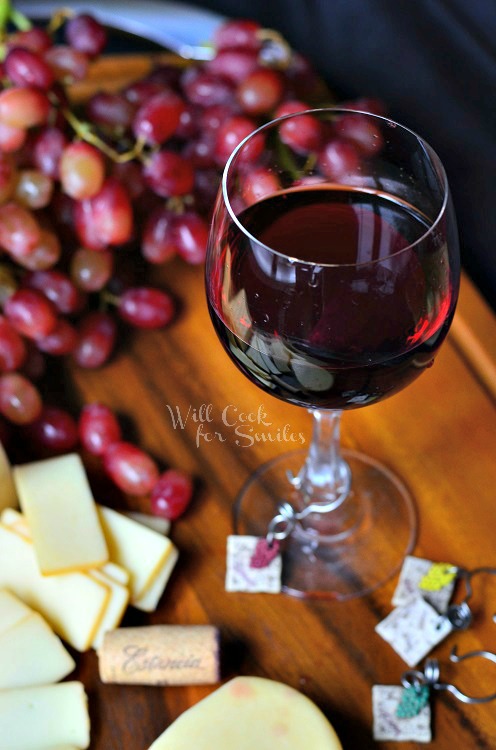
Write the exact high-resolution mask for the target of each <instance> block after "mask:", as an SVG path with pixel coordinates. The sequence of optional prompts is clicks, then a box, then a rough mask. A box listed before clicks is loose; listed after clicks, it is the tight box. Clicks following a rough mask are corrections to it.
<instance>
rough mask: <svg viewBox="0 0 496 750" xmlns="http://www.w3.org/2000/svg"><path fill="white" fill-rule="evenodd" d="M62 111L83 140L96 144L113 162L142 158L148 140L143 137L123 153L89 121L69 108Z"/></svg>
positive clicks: (122, 162)
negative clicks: (99, 133) (101, 136)
mask: <svg viewBox="0 0 496 750" xmlns="http://www.w3.org/2000/svg"><path fill="white" fill-rule="evenodd" d="M62 113H63V115H64V117H65V119H66V120H67V122H68V123H69V125H70V126H71V127H72V129H73V130H74V132H75V134H76V135H77V136H78V138H80V139H81V140H82V141H86V142H87V143H91V145H92V146H96V148H98V149H99V151H101V152H102V153H103V154H105V156H108V158H109V159H111V160H112V161H113V162H116V163H117V164H124V163H125V162H128V161H132V160H133V159H138V158H140V157H141V155H142V154H143V151H144V148H145V146H146V141H145V140H144V139H143V138H138V139H137V140H136V142H135V144H134V146H133V147H132V148H131V149H129V151H123V152H122V153H119V152H118V151H116V150H115V148H112V146H109V145H108V143H105V141H104V140H102V139H101V138H100V136H98V135H97V134H96V133H95V131H94V130H93V129H92V128H91V125H90V124H89V123H87V122H83V121H82V120H79V119H78V118H77V117H76V115H75V114H74V113H73V112H71V111H70V110H69V109H63V110H62Z"/></svg>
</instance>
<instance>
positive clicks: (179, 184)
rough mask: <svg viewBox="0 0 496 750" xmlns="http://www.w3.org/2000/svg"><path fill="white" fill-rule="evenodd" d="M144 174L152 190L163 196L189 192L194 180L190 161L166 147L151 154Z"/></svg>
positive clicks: (167, 196)
mask: <svg viewBox="0 0 496 750" xmlns="http://www.w3.org/2000/svg"><path fill="white" fill-rule="evenodd" d="M144 175H145V179H146V181H147V183H148V185H149V186H150V187H151V188H152V190H153V191H154V192H155V193H157V195H160V196H162V197H163V198H169V197H170V196H172V195H186V194H187V193H190V192H191V191H192V189H193V185H194V180H195V175H194V172H193V167H192V165H191V163H190V162H189V161H188V160H187V159H185V158H184V157H182V156H180V155H179V154H176V153H175V152H174V151H168V150H166V149H163V150H162V151H157V152H156V153H155V154H153V156H152V157H151V158H150V161H149V162H148V164H147V165H146V167H145V170H144Z"/></svg>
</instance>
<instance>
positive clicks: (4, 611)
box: [0, 589, 33, 636]
mask: <svg viewBox="0 0 496 750" xmlns="http://www.w3.org/2000/svg"><path fill="white" fill-rule="evenodd" d="M32 611H33V610H32V609H30V608H29V607H28V606H27V605H26V604H24V602H23V601H21V600H20V599H19V597H17V596H15V595H14V594H12V592H11V591H8V590H7V589H1V590H0V636H1V635H2V633H4V632H5V631H6V630H9V628H11V627H13V626H14V625H17V623H18V622H21V620H24V618H26V617H29V615H30V614H31V613H32Z"/></svg>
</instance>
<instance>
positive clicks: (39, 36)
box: [8, 27, 53, 54]
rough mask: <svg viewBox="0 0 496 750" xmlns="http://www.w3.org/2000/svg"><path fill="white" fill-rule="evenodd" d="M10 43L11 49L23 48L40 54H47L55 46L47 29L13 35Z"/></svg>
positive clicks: (28, 30) (33, 29)
mask: <svg viewBox="0 0 496 750" xmlns="http://www.w3.org/2000/svg"><path fill="white" fill-rule="evenodd" d="M8 43H9V44H8V47H9V49H11V48H12V47H22V48H23V49H28V50H31V52H36V53H38V54H42V53H43V52H46V51H47V49H50V47H51V46H52V44H53V42H52V37H51V36H50V34H48V32H46V31H45V29H40V28H37V27H34V28H32V29H27V30H26V31H18V32H17V33H16V34H12V36H10V37H9V40H8Z"/></svg>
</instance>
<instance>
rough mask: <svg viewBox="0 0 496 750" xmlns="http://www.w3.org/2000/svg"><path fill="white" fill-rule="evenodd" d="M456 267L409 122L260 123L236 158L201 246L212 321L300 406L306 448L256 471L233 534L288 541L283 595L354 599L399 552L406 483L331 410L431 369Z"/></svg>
mask: <svg viewBox="0 0 496 750" xmlns="http://www.w3.org/2000/svg"><path fill="white" fill-rule="evenodd" d="M310 126H311V127H310ZM305 127H306V128H307V131H305ZM305 132H311V133H312V138H311V139H309V140H308V143H306V142H305ZM295 133H296V134H297V135H298V137H297V138H296V137H295ZM316 133H317V134H318V138H316V137H315V135H316ZM459 275H460V265H459V255H458V241H457V232H456V223H455V218H454V213H453V209H452V205H451V201H450V198H449V191H448V185H447V181H446V176H445V173H444V170H443V167H442V165H441V163H440V161H439V159H438V157H437V156H436V154H435V153H434V152H433V151H432V149H431V148H430V147H429V146H428V144H427V143H426V142H425V141H423V140H422V139H421V138H420V137H419V136H417V135H416V134H415V133H413V132H412V131H410V130H408V129H407V128H404V127H402V126H401V125H398V124H397V123H394V122H392V121H390V120H388V119H385V118H382V117H379V116H376V115H371V114H367V113H357V112H351V111H346V110H339V109H323V110H313V111H311V112H305V113H298V114H294V115H289V116H287V117H283V118H280V119H279V120H276V121H274V122H272V123H269V124H267V125H265V126H263V127H262V128H260V129H259V130H258V131H256V132H255V133H253V134H252V135H251V136H249V137H248V138H247V139H246V140H245V141H244V142H243V143H242V144H241V145H240V146H239V147H238V148H237V149H236V151H235V152H234V153H233V155H232V156H231V159H230V160H229V162H228V164H227V166H226V169H225V172H224V177H223V183H222V187H221V190H220V191H219V195H218V198H217V202H216V207H215V211H214V218H213V223H212V229H211V234H210V241H209V249H208V255H207V268H206V279H207V297H208V303H209V309H210V314H211V318H212V321H213V324H214V327H215V330H216V332H217V334H218V336H219V338H220V340H221V342H222V344H223V345H224V348H225V350H226V351H227V353H228V355H229V356H230V357H231V359H232V360H233V362H234V363H235V364H236V365H237V366H238V367H239V368H240V370H241V371H242V372H243V373H244V374H245V375H246V376H247V377H248V378H250V380H252V381H253V382H254V383H255V384H256V385H257V386H259V387H260V388H261V389H263V390H264V391H266V392H268V393H270V394H272V395H273V396H276V397H278V398H280V399H283V400H285V401H287V402H289V403H292V404H297V405H300V406H303V407H306V408H307V409H309V410H310V411H311V413H312V415H313V425H314V426H313V437H312V441H311V444H310V447H309V450H308V452H307V453H305V452H302V451H296V452H292V453H288V454H283V455H281V456H279V457H277V458H276V459H275V460H273V461H271V462H270V463H269V464H266V465H265V466H263V467H261V468H260V469H259V470H258V471H257V472H256V474H255V476H253V477H251V478H250V479H249V481H248V482H247V483H246V485H245V487H244V488H243V490H242V492H241V494H240V496H239V497H238V499H237V501H236V504H235V525H236V529H237V531H238V532H239V533H248V534H255V535H262V536H263V535H266V534H267V531H268V530H270V531H271V532H274V533H275V535H276V537H284V538H285V541H284V580H283V586H284V589H285V590H286V591H287V592H288V593H292V594H296V595H301V596H318V597H332V598H336V599H347V598H350V597H352V596H358V595H361V594H363V593H365V592H368V591H370V590H372V589H373V588H375V587H376V586H378V585H380V584H381V583H383V582H384V581H385V580H387V579H388V578H389V577H390V576H391V575H392V574H393V573H394V572H395V571H396V570H397V569H398V567H399V566H400V564H401V562H402V560H403V557H404V555H405V554H406V553H407V552H409V551H410V550H411V549H412V546H413V542H414V538H415V513H414V506H413V502H412V499H411V497H410V494H409V492H408V491H407V489H406V488H405V486H404V485H403V483H402V482H401V481H400V480H399V479H398V478H396V477H395V476H394V475H393V474H392V473H391V472H390V471H389V470H388V469H387V468H386V467H384V466H382V465H380V464H379V463H378V462H377V461H375V460H374V459H372V458H368V457H366V456H363V455H361V454H358V453H356V452H352V451H341V449H340V443H339V431H340V418H341V413H342V410H344V409H355V408H358V407H362V406H366V405H367V404H371V403H374V402H376V401H379V400H381V399H383V398H386V397H387V396H390V395H392V394H394V393H396V392H397V391H399V390H401V389H403V388H404V387H406V386H407V385H408V384H409V383H411V382H412V381H413V380H414V379H415V378H416V377H418V376H419V375H420V374H421V373H422V372H423V371H424V370H425V369H426V368H427V367H429V366H430V365H431V364H432V362H433V360H434V357H435V355H436V352H437V350H438V348H439V346H440V345H441V343H442V341H443V340H444V338H445V336H446V334H447V332H448V329H449V326H450V323H451V320H452V317H453V314H454V310H455V305H456V300H457V295H458V286H459Z"/></svg>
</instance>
